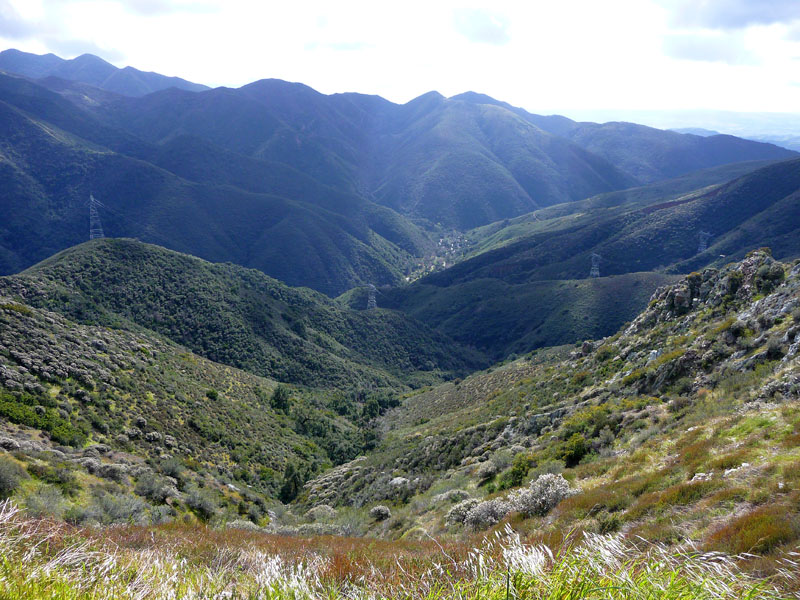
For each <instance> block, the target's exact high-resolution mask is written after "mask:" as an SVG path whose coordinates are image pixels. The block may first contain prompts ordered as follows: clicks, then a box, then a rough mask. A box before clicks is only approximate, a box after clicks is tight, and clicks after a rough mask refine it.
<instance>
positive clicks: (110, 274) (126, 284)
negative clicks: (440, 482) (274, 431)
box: [0, 239, 483, 389]
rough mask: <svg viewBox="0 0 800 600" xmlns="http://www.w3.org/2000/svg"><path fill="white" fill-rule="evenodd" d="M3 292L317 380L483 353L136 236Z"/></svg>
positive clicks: (447, 365) (365, 382)
mask: <svg viewBox="0 0 800 600" xmlns="http://www.w3.org/2000/svg"><path fill="white" fill-rule="evenodd" d="M0 290H2V292H3V293H4V294H5V295H7V296H11V297H17V298H19V299H20V300H22V301H23V302H25V303H27V304H30V305H32V306H36V307H41V308H47V309H49V310H54V311H57V312H60V313H62V314H64V315H65V316H67V317H68V318H71V319H74V320H77V321H79V322H82V323H90V324H93V325H107V326H112V327H117V328H119V327H122V328H132V327H134V326H135V327H134V328H144V329H147V330H151V331H154V332H157V333H159V334H161V335H164V336H165V337H167V338H169V339H171V340H173V341H175V342H177V343H180V344H183V345H185V346H187V347H189V348H190V349H192V350H193V351H195V352H196V353H198V354H200V355H202V356H205V357H207V358H209V359H211V360H214V361H216V362H220V363H224V364H229V365H232V366H236V367H239V368H242V369H245V370H248V371H250V372H252V373H256V374H258V375H262V376H267V377H271V378H274V379H277V380H279V381H283V382H291V383H302V384H305V385H308V386H313V387H331V386H333V387H338V388H340V389H344V388H348V389H349V388H353V387H357V386H358V385H359V384H360V385H362V386H366V387H398V386H399V387H402V382H413V381H415V380H418V379H421V380H423V381H424V380H432V379H436V378H437V377H440V376H442V375H445V376H447V375H448V374H450V375H452V374H456V373H459V372H464V371H466V370H469V369H472V368H475V367H476V366H478V365H480V364H481V362H482V361H483V358H482V357H481V355H480V354H478V353H476V352H474V351H469V350H466V349H465V348H463V347H461V346H459V345H458V344H457V343H454V342H453V341H452V340H451V339H449V338H447V337H445V336H444V335H442V334H440V333H436V332H433V331H432V330H430V329H428V328H427V327H426V326H424V325H422V324H420V323H419V322H417V321H415V320H413V319H411V318H409V317H407V316H405V315H403V314H402V313H398V312H394V311H389V310H384V309H376V310H370V311H353V310H349V309H343V308H341V307H340V306H338V305H337V304H335V303H334V302H333V301H332V300H330V299H329V298H327V297H326V296H324V295H322V294H320V293H318V292H314V291H312V290H310V289H303V288H290V287H288V286H286V285H284V284H282V283H281V282H279V281H277V280H275V279H272V278H270V277H268V276H266V275H264V274H263V273H261V272H259V271H256V270H253V269H245V268H243V267H239V266H235V265H231V264H212V263H208V262H205V261H203V260H200V259H198V258H195V257H192V256H188V255H184V254H179V253H176V252H173V251H169V250H166V249H163V248H160V247H158V246H152V245H148V244H144V243H141V242H138V241H134V240H124V239H101V240H94V241H91V242H86V243H84V244H81V245H80V246H77V247H75V248H71V249H69V250H66V251H63V252H61V253H59V254H57V255H56V256H54V257H52V258H50V259H48V260H46V261H44V262H42V263H40V264H38V265H36V266H34V267H32V268H30V269H28V270H26V271H24V272H23V273H21V274H19V275H15V276H11V277H5V278H0Z"/></svg>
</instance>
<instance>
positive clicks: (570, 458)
mask: <svg viewBox="0 0 800 600" xmlns="http://www.w3.org/2000/svg"><path fill="white" fill-rule="evenodd" d="M587 452H588V449H587V448H586V439H585V438H584V437H583V436H582V435H581V434H580V433H574V434H572V437H570V438H569V439H568V440H567V441H566V442H564V445H563V446H562V448H561V458H562V459H564V462H565V463H566V465H567V467H574V466H575V465H577V464H578V463H579V462H581V459H582V458H583V457H584V456H586V453H587Z"/></svg>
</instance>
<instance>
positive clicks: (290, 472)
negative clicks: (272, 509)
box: [280, 461, 303, 503]
mask: <svg viewBox="0 0 800 600" xmlns="http://www.w3.org/2000/svg"><path fill="white" fill-rule="evenodd" d="M302 487H303V476H302V475H301V474H300V471H299V470H298V468H297V467H296V466H295V464H294V463H293V462H292V461H289V462H288V463H286V469H284V471H283V485H281V492H280V498H281V502H283V503H287V502H291V501H292V500H294V499H295V498H297V495H298V494H299V493H300V488H302Z"/></svg>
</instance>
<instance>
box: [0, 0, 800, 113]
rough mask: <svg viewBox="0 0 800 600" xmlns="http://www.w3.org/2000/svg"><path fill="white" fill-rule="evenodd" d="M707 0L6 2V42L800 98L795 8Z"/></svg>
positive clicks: (318, 73)
mask: <svg viewBox="0 0 800 600" xmlns="http://www.w3.org/2000/svg"><path fill="white" fill-rule="evenodd" d="M796 1H797V0H793V4H792V6H793V5H794V3H796ZM693 2H694V4H698V2H699V4H698V7H699V8H698V10H699V11H700V13H702V15H704V16H703V17H702V19H700V17H697V18H696V19H694V20H691V19H689V17H687V16H686V14H688V13H682V12H680V11H679V10H678V9H680V8H681V7H682V6H686V5H684V4H683V2H677V3H676V0H671V1H670V2H667V0H607V1H606V2H597V1H596V0H561V1H560V2H544V1H541V0H539V1H533V2H519V1H516V0H494V2H492V3H491V4H490V3H489V2H488V0H463V1H462V0H438V1H436V2H431V1H430V0H426V1H424V2H423V1H422V0H407V1H406V2H405V3H403V4H389V3H382V2H374V0H340V1H339V2H336V3H332V2H330V1H329V0H305V1H304V2H302V3H288V2H281V3H278V2H264V1H259V0H224V1H223V0H206V2H204V3H202V4H201V5H199V9H198V5H196V4H195V3H190V2H189V0H0V19H2V23H0V46H5V47H18V48H20V49H21V50H27V51H32V52H48V51H55V52H56V53H59V54H62V55H65V58H70V57H71V56H68V55H69V54H70V53H72V55H73V56H74V55H75V54H79V53H81V52H84V51H91V52H93V53H96V54H98V55H99V56H101V57H103V58H105V59H107V60H110V61H111V62H113V63H114V64H116V65H117V66H124V65H126V64H130V65H132V66H135V67H137V68H139V69H143V70H148V71H150V70H151V71H157V72H160V73H164V74H165V75H178V76H181V77H184V78H186V79H189V80H192V81H197V82H199V83H205V84H207V85H227V86H239V85H243V84H245V83H248V82H250V81H253V80H256V79H261V78H265V77H277V78H281V79H286V80H289V81H301V82H303V83H306V84H308V85H310V86H312V87H314V88H315V89H318V90H319V91H321V92H323V93H334V92H343V91H358V92H363V93H370V94H380V95H382V96H384V97H386V98H388V99H390V100H393V101H396V102H405V101H407V100H409V99H411V98H413V97H414V96H417V95H419V94H422V93H424V92H427V91H430V90H433V89H436V90H438V91H440V92H441V93H443V94H445V95H448V96H449V95H453V94H457V93H460V92H463V91H466V90H474V91H478V92H483V93H486V94H489V95H491V96H493V97H495V98H498V99H500V100H505V101H507V102H510V103H512V104H515V105H518V106H523V107H525V108H527V109H529V110H532V111H541V112H558V111H565V110H567V109H571V108H699V107H703V108H727V109H731V110H795V107H797V106H800V89H798V88H797V87H796V86H793V85H790V83H791V82H792V81H793V77H792V76H791V74H792V73H796V72H797V68H796V64H795V63H792V60H791V57H793V56H797V55H798V54H800V45H798V44H795V43H793V42H792V41H791V40H790V39H789V38H790V37H791V28H792V27H793V26H794V25H793V24H792V22H791V21H786V20H785V19H784V20H783V21H780V22H773V23H772V24H771V25H765V24H763V23H764V22H765V21H768V20H772V21H775V20H776V19H779V18H781V19H783V18H784V17H785V18H786V19H788V18H789V17H790V16H791V14H790V13H786V10H785V9H787V7H788V8H791V6H790V5H788V4H786V3H775V4H774V8H775V11H774V12H771V13H770V12H767V13H765V14H767V15H768V18H767V16H764V15H761V16H758V15H755V16H753V14H752V11H751V12H749V13H743V12H738V13H735V18H734V16H730V15H729V16H728V17H726V18H722V17H720V16H719V11H720V10H721V9H720V8H719V7H720V6H725V7H728V8H731V7H733V8H735V7H736V6H738V5H742V6H744V5H745V4H748V3H749V4H753V5H757V6H761V5H762V3H761V2H754V1H753V0H749V2H745V1H744V0H742V2H739V3H738V4H737V2H735V1H734V0H725V1H724V2H721V3H720V2H717V3H709V2H704V1H703V0H693ZM743 3H744V4H743ZM779 4H780V5H781V6H784V8H783V9H780V10H778V5H779ZM712 5H713V6H712ZM770 5H772V4H770ZM676 7H677V8H676ZM9 8H10V9H13V12H11V11H9ZM3 11H5V12H3ZM676 11H677V12H676ZM6 14H8V15H11V16H13V20H12V19H6V18H4V17H5V16H6ZM681 15H683V16H681ZM769 15H771V16H769ZM787 15H788V16H787ZM723 17H724V15H723ZM681 19H682V21H681ZM687 19H688V20H687ZM679 23H680V24H679ZM758 23H761V24H758ZM742 24H747V25H748V26H747V27H744V26H743V25H742ZM734 25H735V27H734ZM740 25H742V26H740ZM714 30H717V31H714ZM687 59H691V60H687ZM688 90H690V92H688Z"/></svg>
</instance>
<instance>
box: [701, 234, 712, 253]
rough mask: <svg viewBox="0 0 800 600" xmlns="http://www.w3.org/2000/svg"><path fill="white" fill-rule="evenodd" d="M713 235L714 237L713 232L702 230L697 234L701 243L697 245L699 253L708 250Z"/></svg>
mask: <svg viewBox="0 0 800 600" xmlns="http://www.w3.org/2000/svg"><path fill="white" fill-rule="evenodd" d="M711 237H713V234H711V233H709V232H708V231H701V232H700V233H698V234H697V239H698V240H699V244H698V245H697V253H698V254H700V253H702V252H705V251H706V250H708V240H709V238H711Z"/></svg>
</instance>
